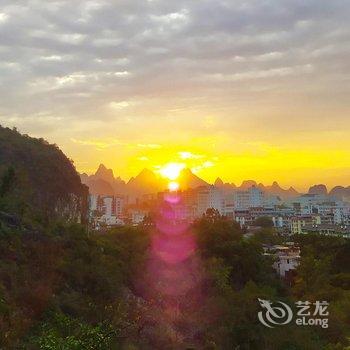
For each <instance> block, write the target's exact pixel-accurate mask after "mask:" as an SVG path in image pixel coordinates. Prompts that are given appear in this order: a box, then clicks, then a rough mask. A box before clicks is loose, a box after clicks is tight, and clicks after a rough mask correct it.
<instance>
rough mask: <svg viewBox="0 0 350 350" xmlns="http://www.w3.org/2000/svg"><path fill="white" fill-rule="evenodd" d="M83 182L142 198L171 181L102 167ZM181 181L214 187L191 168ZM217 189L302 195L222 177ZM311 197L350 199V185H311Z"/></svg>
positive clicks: (109, 192)
mask: <svg viewBox="0 0 350 350" xmlns="http://www.w3.org/2000/svg"><path fill="white" fill-rule="evenodd" d="M80 177H81V181H82V183H84V184H86V185H87V186H88V187H89V190H90V193H92V194H101V195H114V194H121V195H128V196H129V197H131V198H132V197H138V196H141V195H143V194H150V193H157V192H160V191H164V190H165V189H166V188H167V185H168V181H167V180H165V179H163V178H161V177H159V176H157V175H156V174H155V173H154V172H153V171H151V170H149V169H143V170H142V171H141V172H140V173H139V174H138V175H137V176H135V177H132V178H131V179H130V180H129V181H128V182H125V181H124V180H122V179H121V178H120V177H115V175H114V174H113V170H112V169H107V168H106V167H105V166H104V165H103V164H100V166H99V167H98V169H97V171H96V173H95V174H93V175H87V174H85V173H84V174H81V175H80ZM177 182H178V183H179V185H180V188H181V189H189V188H197V187H200V186H209V185H210V184H209V183H208V182H206V181H204V180H203V179H201V178H200V177H198V176H197V175H195V174H193V173H192V171H191V170H190V169H188V168H186V169H183V170H182V171H181V173H180V175H179V178H178V180H177ZM214 186H216V187H219V188H221V189H223V191H224V192H227V193H229V192H232V191H238V190H246V189H248V188H250V187H252V186H256V187H258V188H260V189H262V190H263V191H264V192H266V193H267V194H269V195H271V196H278V197H280V198H281V199H288V198H292V197H296V196H298V195H300V194H301V193H299V192H298V191H296V190H295V189H294V188H293V187H290V188H288V189H284V188H282V187H281V186H280V185H279V184H278V183H277V182H276V181H274V182H273V183H272V185H268V186H265V185H263V184H262V183H257V182H256V181H254V180H245V181H243V182H242V184H241V185H240V186H236V185H235V184H234V183H224V182H223V181H222V180H221V179H220V178H219V177H218V178H217V179H216V180H215V182H214ZM308 193H309V194H320V195H330V196H336V197H338V198H344V197H348V198H350V186H349V187H343V186H336V187H334V188H333V189H331V190H330V191H329V192H328V189H327V187H326V186H325V185H323V184H318V185H314V186H311V187H310V189H309V191H308Z"/></svg>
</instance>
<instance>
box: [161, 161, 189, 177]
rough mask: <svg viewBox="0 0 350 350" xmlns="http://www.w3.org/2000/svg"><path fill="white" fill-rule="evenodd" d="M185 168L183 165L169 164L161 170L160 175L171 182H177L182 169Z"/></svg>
mask: <svg viewBox="0 0 350 350" xmlns="http://www.w3.org/2000/svg"><path fill="white" fill-rule="evenodd" d="M184 168H185V164H183V163H168V164H165V165H164V166H163V167H161V168H160V170H159V173H160V174H161V175H162V176H163V177H166V178H167V179H169V180H176V179H177V178H178V177H179V175H180V172H181V170H182V169H184Z"/></svg>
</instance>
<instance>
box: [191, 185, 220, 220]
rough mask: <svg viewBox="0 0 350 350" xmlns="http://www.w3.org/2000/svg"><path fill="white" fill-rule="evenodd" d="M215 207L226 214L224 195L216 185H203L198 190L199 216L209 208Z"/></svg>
mask: <svg viewBox="0 0 350 350" xmlns="http://www.w3.org/2000/svg"><path fill="white" fill-rule="evenodd" d="M209 208H214V209H217V210H218V211H219V213H220V214H221V215H224V197H223V194H222V191H221V190H220V189H219V188H217V187H215V186H207V187H201V188H199V189H198V190H197V216H202V215H203V214H205V212H206V211H207V209H209Z"/></svg>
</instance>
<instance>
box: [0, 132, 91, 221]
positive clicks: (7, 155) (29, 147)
mask: <svg viewBox="0 0 350 350" xmlns="http://www.w3.org/2000/svg"><path fill="white" fill-rule="evenodd" d="M0 185H1V187H0V210H1V211H2V212H5V213H9V214H11V215H18V216H21V217H22V218H23V219H28V220H35V221H38V222H41V223H47V222H49V221H51V220H52V219H58V218H65V219H66V220H68V221H80V220H84V218H85V213H86V209H87V194H88V190H87V188H86V186H84V185H82V183H81V180H80V177H79V175H78V173H77V172H76V170H75V167H74V165H73V163H72V161H71V160H69V159H68V158H67V157H66V156H65V155H64V154H63V152H62V151H61V150H60V149H59V148H58V147H57V146H56V145H52V144H49V143H48V142H47V141H45V140H44V139H36V138H32V137H29V136H27V135H21V134H20V133H19V132H18V131H17V130H16V129H9V128H3V127H1V126H0Z"/></svg>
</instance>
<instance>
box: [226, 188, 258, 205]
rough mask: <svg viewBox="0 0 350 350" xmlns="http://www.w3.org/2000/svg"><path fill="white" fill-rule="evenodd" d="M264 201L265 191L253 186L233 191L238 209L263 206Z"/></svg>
mask: <svg viewBox="0 0 350 350" xmlns="http://www.w3.org/2000/svg"><path fill="white" fill-rule="evenodd" d="M263 201H264V192H263V191H262V190H261V189H260V188H258V187H256V186H252V187H250V188H249V189H248V190H246V191H235V192H234V193H233V202H234V205H235V207H236V209H248V208H252V207H260V206H262V204H263Z"/></svg>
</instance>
